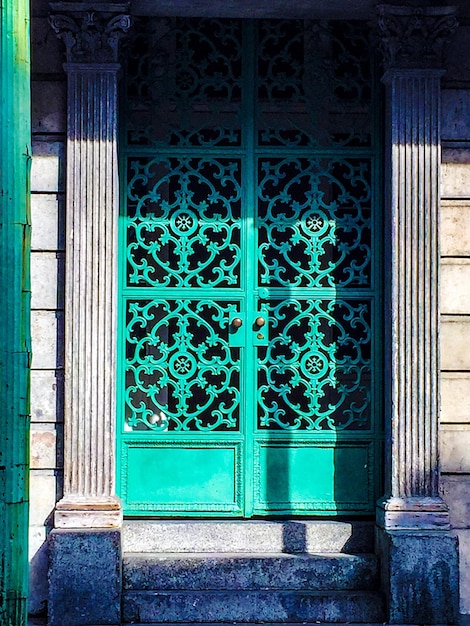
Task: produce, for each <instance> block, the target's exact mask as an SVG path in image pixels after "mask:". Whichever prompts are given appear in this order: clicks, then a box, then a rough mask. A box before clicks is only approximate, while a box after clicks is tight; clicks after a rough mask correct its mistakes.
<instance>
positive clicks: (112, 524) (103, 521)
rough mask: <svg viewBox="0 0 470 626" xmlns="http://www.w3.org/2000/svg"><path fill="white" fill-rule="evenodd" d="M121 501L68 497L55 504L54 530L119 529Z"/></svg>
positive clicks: (113, 498) (120, 523) (115, 498)
mask: <svg viewBox="0 0 470 626" xmlns="http://www.w3.org/2000/svg"><path fill="white" fill-rule="evenodd" d="M121 526H122V507H121V501H120V500H119V498H117V497H115V496H114V497H113V496H110V497H107V498H90V497H84V496H73V497H72V496H68V497H65V498H62V500H60V502H58V503H57V504H56V508H55V511H54V527H55V528H120V527H121Z"/></svg>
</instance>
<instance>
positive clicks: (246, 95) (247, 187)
mask: <svg viewBox="0 0 470 626" xmlns="http://www.w3.org/2000/svg"><path fill="white" fill-rule="evenodd" d="M242 42H243V70H242V129H243V130H242V132H243V135H242V136H243V139H242V141H243V148H244V153H245V167H244V181H243V191H244V202H243V205H244V218H243V219H244V229H245V247H244V252H243V256H244V265H245V270H246V271H245V272H244V275H245V279H246V303H247V316H246V320H247V321H246V348H245V361H244V365H245V371H244V384H245V390H246V394H245V404H244V418H245V419H244V431H245V463H244V466H245V517H251V516H252V514H253V489H254V476H253V473H254V459H253V456H254V455H253V445H254V430H255V420H256V372H257V368H256V362H257V354H256V348H255V346H254V345H253V337H252V333H253V331H252V325H253V319H254V315H253V314H254V311H255V308H256V302H255V298H256V285H257V263H256V258H257V249H256V246H257V242H256V198H257V193H256V166H255V132H256V125H255V113H256V111H255V108H256V105H255V89H256V59H255V50H256V31H255V22H254V21H253V20H246V21H244V23H243V35H242Z"/></svg>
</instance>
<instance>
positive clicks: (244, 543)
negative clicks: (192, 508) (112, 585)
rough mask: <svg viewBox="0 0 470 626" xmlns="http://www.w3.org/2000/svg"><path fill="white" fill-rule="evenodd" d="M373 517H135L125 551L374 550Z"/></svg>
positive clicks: (125, 530)
mask: <svg viewBox="0 0 470 626" xmlns="http://www.w3.org/2000/svg"><path fill="white" fill-rule="evenodd" d="M373 533H374V527H373V524H372V523H370V522H358V521H355V522H329V521H325V522H307V521H290V522H289V521H284V522H283V521H280V522H271V521H254V522H250V521H248V520H246V521H244V522H229V521H220V522H216V521H212V522H204V521H185V522H180V521H163V522H161V521H153V520H152V521H132V520H127V521H126V522H125V523H124V526H123V529H122V536H123V551H124V552H157V553H158V552H159V553H161V552H188V553H191V552H205V553H209V552H216V553H224V552H245V553H250V552H253V551H256V552H263V553H270V552H275V553H276V552H291V553H296V552H297V553H298V552H309V553H330V552H350V553H362V552H373V549H374V534H373Z"/></svg>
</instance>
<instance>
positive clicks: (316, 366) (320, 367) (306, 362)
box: [301, 352, 328, 378]
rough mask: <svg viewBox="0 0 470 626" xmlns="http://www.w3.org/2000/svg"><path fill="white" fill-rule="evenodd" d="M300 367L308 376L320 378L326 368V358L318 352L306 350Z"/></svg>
mask: <svg viewBox="0 0 470 626" xmlns="http://www.w3.org/2000/svg"><path fill="white" fill-rule="evenodd" d="M301 367H302V371H303V372H304V373H305V374H306V376H308V377H309V378H321V377H322V376H324V375H325V374H326V372H327V370H328V360H327V358H326V357H325V356H324V355H323V354H321V353H320V352H308V353H307V354H305V355H304V356H303V357H302V361H301Z"/></svg>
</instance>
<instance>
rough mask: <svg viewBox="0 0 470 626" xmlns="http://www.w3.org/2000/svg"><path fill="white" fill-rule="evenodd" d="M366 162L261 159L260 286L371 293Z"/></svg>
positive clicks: (369, 185)
mask: <svg viewBox="0 0 470 626" xmlns="http://www.w3.org/2000/svg"><path fill="white" fill-rule="evenodd" d="M370 175H371V167H370V162H369V161H368V160H367V159H347V160H346V159H339V158H338V159H301V158H299V159H262V160H260V163H259V186H258V189H259V192H258V193H259V212H258V237H259V257H260V258H259V263H260V284H261V285H263V286H271V287H282V286H289V287H356V288H358V287H359V288H365V287H370V284H371V184H370V182H371V181H370Z"/></svg>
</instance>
